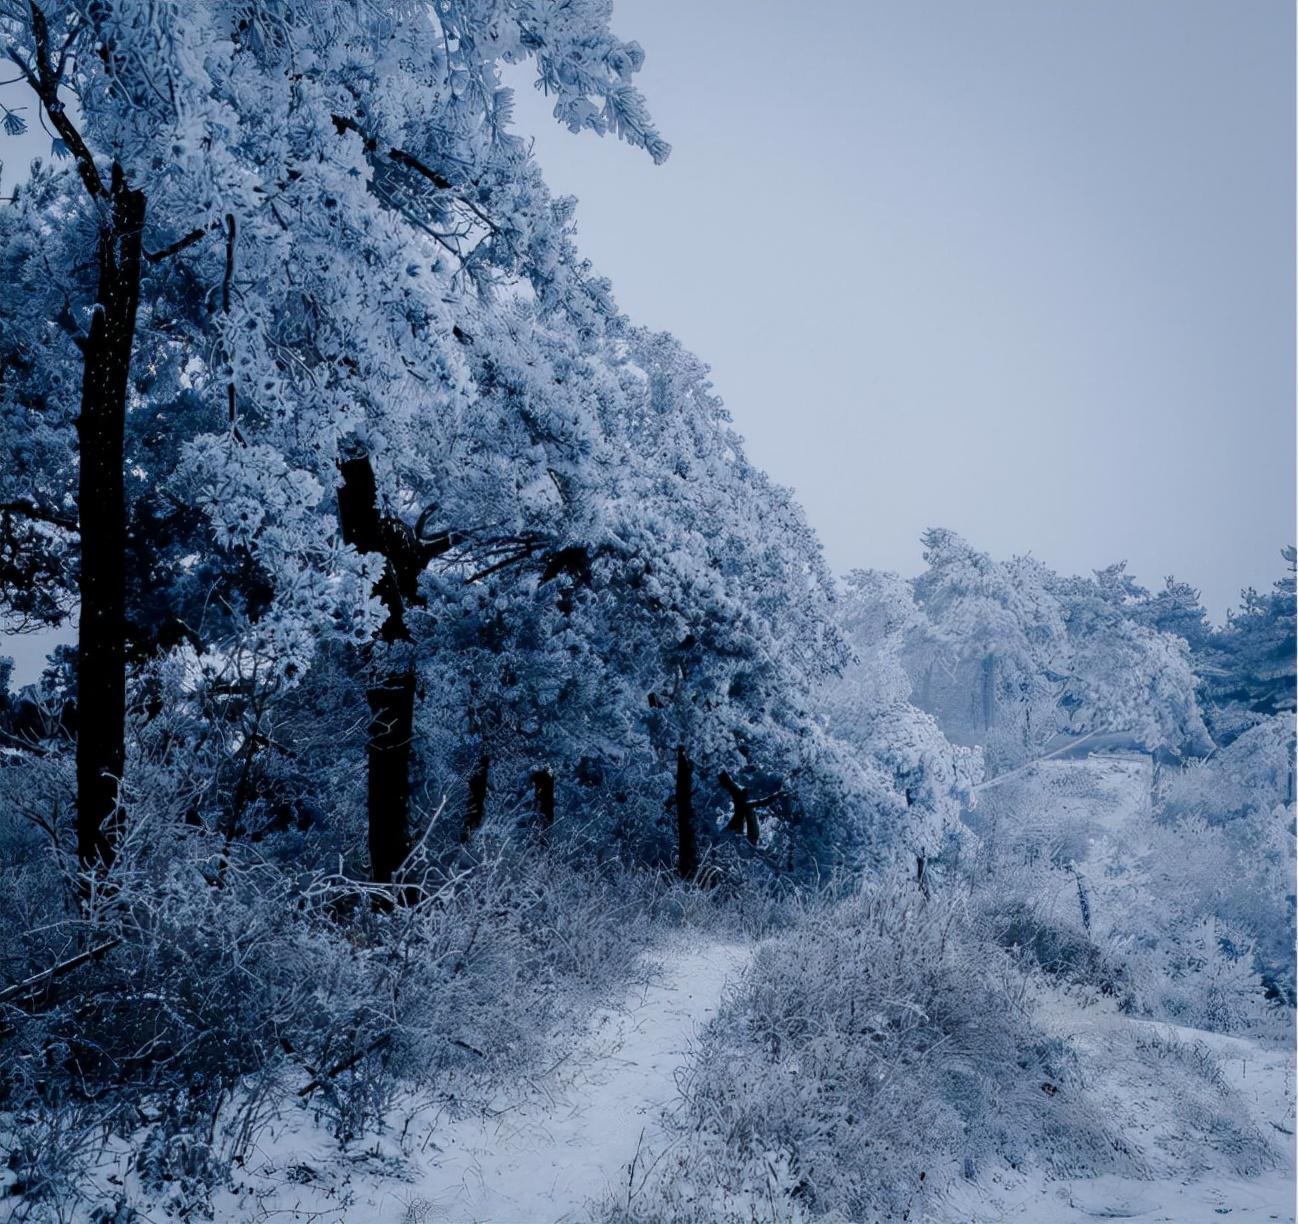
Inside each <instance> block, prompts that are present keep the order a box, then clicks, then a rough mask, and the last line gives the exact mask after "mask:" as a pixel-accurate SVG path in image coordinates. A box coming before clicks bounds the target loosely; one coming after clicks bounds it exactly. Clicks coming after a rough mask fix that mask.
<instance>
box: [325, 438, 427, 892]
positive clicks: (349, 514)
mask: <svg viewBox="0 0 1298 1224" xmlns="http://www.w3.org/2000/svg"><path fill="white" fill-rule="evenodd" d="M338 468H339V471H340V472H341V473H342V478H343V483H342V487H341V488H340V489H339V490H338V519H339V525H340V526H341V528H342V534H343V539H344V540H345V541H346V542H347V543H348V544H350V545H352V546H353V547H354V548H356V549H357V550H359V551H360V552H372V553H379V554H380V555H381V556H382V557H383V558H384V562H385V564H384V567H383V576H382V577H381V578H380V579H379V581H378V583H377V585H376V587H375V590H376V591H377V593H378V595H379V598H380V599H382V601H383V605H384V607H385V608H386V609H387V617H386V618H385V619H384V622H383V625H382V627H381V628H380V630H379V639H380V641H382V642H384V643H386V644H387V645H388V646H396V645H398V644H399V643H403V642H408V641H409V639H410V634H409V632H408V631H407V629H406V621H405V606H406V603H407V601H408V600H409V599H410V598H411V597H412V596H413V595H414V593H415V592H416V591H417V586H418V580H419V569H418V568H415V566H414V563H413V562H412V563H411V564H410V565H406V564H404V562H405V560H406V558H405V557H404V555H403V554H402V552H401V550H400V549H399V548H398V547H396V543H397V541H398V539H399V538H400V537H399V532H398V529H397V528H396V527H395V526H394V525H392V524H390V523H387V522H385V519H384V516H383V515H381V514H380V513H379V500H378V486H377V483H376V481H375V479H374V467H373V464H372V463H371V462H370V458H369V456H368V455H364V456H360V457H357V458H352V459H347V460H344V461H343V462H342V463H340V464H339V465H338ZM411 570H413V572H410V571H411ZM366 655H367V658H366V663H367V665H373V663H374V651H373V650H372V649H370V650H368V651H367V652H366ZM365 700H366V703H367V704H368V705H369V708H370V723H369V728H368V731H367V737H366V738H367V742H366V746H365V757H366V774H367V785H366V815H367V822H368V826H369V850H370V878H371V879H372V880H373V881H374V882H375V883H376V884H389V883H391V882H392V877H393V876H394V875H395V874H396V872H397V870H398V869H399V868H400V866H401V864H402V863H403V862H405V860H406V856H407V855H408V854H409V853H410V754H411V738H412V736H413V733H414V718H415V669H414V664H413V662H412V661H409V660H407V661H406V662H405V663H404V665H402V666H398V667H393V668H389V669H387V670H386V671H384V672H383V674H382V675H381V676H380V677H379V678H378V679H377V680H376V681H375V682H373V683H371V684H370V685H369V686H368V687H367V688H366V690H365Z"/></svg>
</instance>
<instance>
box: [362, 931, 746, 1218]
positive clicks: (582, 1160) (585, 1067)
mask: <svg viewBox="0 0 1298 1224" xmlns="http://www.w3.org/2000/svg"><path fill="white" fill-rule="evenodd" d="M749 955H750V951H749V949H747V948H743V947H739V946H735V945H730V944H705V945H702V946H690V945H689V944H686V943H684V942H683V941H681V942H678V943H677V944H675V945H673V946H669V947H668V948H667V949H666V950H665V951H664V952H662V953H660V954H659V957H658V958H657V959H660V960H661V962H662V965H663V969H662V972H661V973H660V974H658V975H656V976H655V978H654V979H653V980H652V981H651V982H650V983H649V984H648V985H643V986H640V987H637V988H636V990H635V991H634V992H633V993H632V995H631V997H629V998H628V999H627V1000H625V1002H624V1003H623V1005H622V1006H621V1007H619V1008H602V1009H600V1010H599V1011H597V1012H596V1013H595V1015H594V1017H593V1018H592V1021H591V1023H590V1026H589V1028H588V1031H587V1033H586V1036H585V1037H584V1039H583V1040H582V1043H581V1046H580V1048H579V1049H577V1050H576V1051H574V1053H573V1054H572V1055H571V1056H570V1057H569V1058H568V1059H567V1063H566V1065H570V1066H572V1067H573V1068H574V1073H573V1074H572V1075H571V1076H568V1077H563V1076H560V1077H559V1078H560V1079H561V1081H562V1083H561V1086H560V1087H559V1088H558V1089H557V1090H555V1091H554V1092H553V1095H552V1096H551V1098H550V1099H549V1100H527V1101H524V1102H522V1103H521V1104H518V1105H516V1106H515V1105H512V1104H511V1103H509V1102H504V1103H502V1104H503V1109H502V1112H501V1113H500V1114H499V1116H497V1117H494V1118H486V1119H480V1118H468V1119H464V1120H461V1121H459V1122H454V1123H452V1124H450V1125H449V1126H445V1127H441V1128H439V1129H438V1130H437V1132H436V1134H435V1137H434V1140H433V1143H432V1144H430V1146H429V1149H428V1151H427V1152H426V1153H425V1154H424V1155H423V1157H422V1158H421V1160H422V1163H423V1166H424V1167H423V1169H422V1171H421V1175H418V1176H417V1178H416V1182H415V1184H413V1185H406V1186H402V1187H400V1190H399V1191H398V1192H394V1193H393V1194H392V1195H391V1196H389V1199H388V1201H385V1202H380V1203H379V1204H377V1206H378V1207H379V1209H380V1210H379V1218H380V1219H382V1220H385V1221H386V1220H393V1221H399V1220H403V1219H417V1220H419V1221H441V1220H445V1221H454V1222H455V1224H470V1222H471V1224H521V1222H522V1221H528V1222H529V1224H532V1222H534V1224H557V1222H559V1221H571V1220H578V1219H581V1218H583V1216H584V1210H585V1208H586V1206H587V1204H588V1203H589V1202H590V1201H591V1200H592V1199H599V1198H602V1197H603V1196H605V1195H606V1194H607V1193H608V1192H609V1191H611V1190H615V1189H616V1188H617V1187H618V1186H619V1185H620V1184H622V1183H623V1182H625V1180H626V1179H627V1177H628V1175H629V1169H630V1167H631V1165H632V1162H633V1161H635V1160H636V1158H637V1155H638V1153H639V1152H640V1150H641V1148H642V1147H643V1148H644V1150H646V1151H648V1150H649V1149H650V1148H651V1147H652V1146H653V1145H652V1144H651V1142H650V1141H651V1139H652V1138H653V1137H654V1134H655V1131H656V1128H657V1125H658V1124H657V1121H656V1119H657V1117H658V1115H659V1113H660V1111H661V1109H662V1107H663V1106H664V1105H667V1104H669V1103H670V1102H671V1100H672V1099H673V1098H674V1096H675V1095H676V1092H677V1072H678V1071H679V1070H680V1068H681V1067H682V1065H683V1064H684V1062H685V1059H686V1052H687V1049H688V1047H689V1045H690V1043H691V1041H692V1040H693V1039H694V1037H695V1035H696V1034H697V1032H698V1031H699V1029H700V1028H701V1027H702V1026H703V1025H704V1024H706V1022H707V1021H708V1020H709V1019H710V1018H711V1016H712V1015H713V1014H714V1013H715V1012H716V1010H717V1006H718V1005H719V1003H720V1002H721V999H722V996H723V994H724V992H725V989H726V986H727V984H728V983H729V982H731V981H733V980H734V979H735V978H736V977H737V975H738V974H739V973H740V972H741V971H742V969H743V966H744V965H745V964H746V963H747V960H748V957H749Z"/></svg>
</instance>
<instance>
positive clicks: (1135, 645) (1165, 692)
mask: <svg viewBox="0 0 1298 1224" xmlns="http://www.w3.org/2000/svg"><path fill="white" fill-rule="evenodd" d="M924 543H925V554H924V556H925V560H926V561H927V562H928V569H927V570H926V571H925V572H924V573H923V574H922V575H921V576H920V577H919V578H917V579H916V580H915V584H914V592H915V602H916V603H917V605H918V606H919V608H920V609H921V611H922V612H923V613H924V616H923V619H922V621H921V622H920V624H919V625H918V626H916V627H915V628H913V629H912V630H911V631H910V633H909V635H908V644H907V650H906V653H905V656H904V657H905V661H906V665H907V668H908V670H909V672H910V674H911V676H912V678H913V680H914V682H915V685H916V693H917V697H918V700H919V704H920V705H921V706H922V707H923V708H925V709H927V710H931V711H933V712H934V713H935V714H936V715H937V716H938V718H939V721H940V722H941V723H942V726H943V728H944V730H946V731H947V732H948V734H950V735H951V736H952V737H953V738H954V739H956V740H958V741H959V742H961V743H978V744H982V745H984V746H985V747H986V750H987V753H988V758H989V765H990V766H991V767H992V768H993V771H994V772H1000V771H1001V770H1003V769H1006V768H1012V767H1014V766H1017V765H1019V764H1021V763H1023V762H1024V761H1027V760H1031V759H1032V758H1034V757H1035V756H1037V755H1039V754H1040V753H1041V752H1042V751H1043V749H1044V748H1045V746H1046V745H1047V744H1048V743H1049V742H1050V741H1051V739H1052V738H1053V737H1054V736H1056V735H1058V734H1060V733H1065V734H1070V735H1079V734H1099V733H1108V734H1117V735H1121V736H1124V737H1129V738H1130V739H1132V740H1134V741H1136V742H1139V743H1141V744H1143V745H1145V746H1146V747H1147V748H1149V749H1151V750H1152V749H1167V750H1170V751H1173V752H1176V753H1190V754H1201V753H1203V752H1206V751H1207V750H1208V749H1209V748H1210V747H1211V743H1212V741H1211V739H1210V738H1209V736H1208V732H1207V729H1206V727H1205V726H1204V722H1203V717H1202V714H1201V712H1200V709H1199V703H1198V696H1197V685H1198V678H1197V676H1196V675H1195V673H1194V670H1193V667H1192V663H1191V658H1190V651H1189V647H1188V646H1187V644H1186V642H1185V640H1184V639H1183V638H1180V637H1178V636H1176V635H1175V634H1174V633H1172V632H1169V631H1168V630H1167V629H1165V628H1163V627H1162V625H1161V624H1160V623H1159V618H1158V616H1157V615H1153V614H1151V613H1150V610H1149V608H1148V607H1147V606H1146V602H1145V596H1147V594H1148V593H1147V592H1143V590H1142V589H1141V588H1139V587H1136V586H1134V584H1133V583H1132V582H1131V581H1130V579H1128V578H1127V577H1126V575H1125V573H1124V572H1123V571H1122V568H1121V567H1120V566H1115V567H1112V568H1111V569H1109V570H1105V571H1101V572H1100V573H1099V574H1097V575H1096V577H1095V578H1093V579H1091V578H1065V577H1061V576H1059V575H1057V574H1055V573H1053V572H1052V571H1051V570H1049V569H1047V568H1046V567H1045V566H1044V565H1042V564H1041V563H1040V562H1038V561H1036V560H1034V559H1032V558H1030V557H1016V558H1013V559H1011V560H1010V561H1008V562H999V561H996V560H994V559H993V558H991V557H989V556H988V555H987V554H985V553H980V552H977V551H976V550H974V549H973V548H971V547H970V546H969V545H968V544H967V543H965V541H964V540H962V539H961V538H960V537H959V536H957V535H955V534H954V533H953V532H950V531H946V530H933V531H929V532H928V533H926V535H925V537H924ZM1178 591H1179V588H1178ZM1178 598H1180V595H1179V594H1178ZM1165 619H1166V618H1165ZM1172 619H1175V618H1172Z"/></svg>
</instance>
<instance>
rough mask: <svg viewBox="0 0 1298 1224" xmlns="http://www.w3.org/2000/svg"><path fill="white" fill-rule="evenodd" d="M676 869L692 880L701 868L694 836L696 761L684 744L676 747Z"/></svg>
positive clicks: (686, 878) (685, 878)
mask: <svg viewBox="0 0 1298 1224" xmlns="http://www.w3.org/2000/svg"><path fill="white" fill-rule="evenodd" d="M675 797H676V852H677V858H676V870H677V873H678V874H679V875H680V877H681V879H682V880H692V879H694V877H695V876H696V875H697V874H698V870H699V851H698V844H697V842H696V841H695V836H694V762H693V761H691V760H690V758H689V756H688V755H687V754H686V752H685V748H684V746H683V745H682V746H681V747H679V748H677V749H676V796H675Z"/></svg>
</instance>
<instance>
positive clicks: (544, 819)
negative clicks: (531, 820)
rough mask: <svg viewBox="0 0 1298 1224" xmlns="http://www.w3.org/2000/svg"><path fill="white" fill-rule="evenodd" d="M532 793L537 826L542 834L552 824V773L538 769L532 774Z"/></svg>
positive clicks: (547, 830) (548, 829)
mask: <svg viewBox="0 0 1298 1224" xmlns="http://www.w3.org/2000/svg"><path fill="white" fill-rule="evenodd" d="M532 793H533V795H534V797H535V799H536V820H537V826H538V828H540V830H541V833H542V834H543V835H544V834H546V833H548V832H549V831H550V826H551V825H553V824H554V774H552V773H551V772H550V771H549V770H548V769H538V770H537V771H536V772H535V773H534V774H533V775H532Z"/></svg>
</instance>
